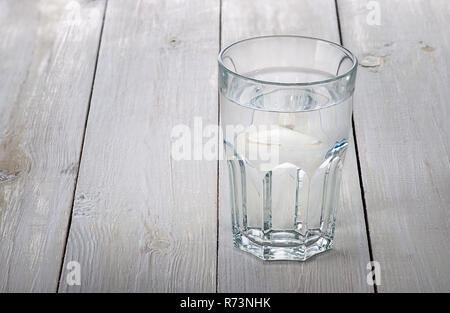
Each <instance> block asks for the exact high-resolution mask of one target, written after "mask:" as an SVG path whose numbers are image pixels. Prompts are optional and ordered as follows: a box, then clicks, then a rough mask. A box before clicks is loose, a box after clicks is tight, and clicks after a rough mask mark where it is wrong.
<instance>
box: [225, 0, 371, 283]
mask: <svg viewBox="0 0 450 313" xmlns="http://www.w3.org/2000/svg"><path fill="white" fill-rule="evenodd" d="M271 34H297V35H306V36H314V37H321V38H324V39H328V40H331V41H334V42H339V31H338V24H337V17H336V9H335V5H334V1H332V0H330V1H292V0H288V1H268V0H264V1H251V0H244V1H243V0H223V5H222V47H225V46H226V45H228V44H230V43H232V42H234V41H236V40H240V39H244V38H247V37H251V36H257V35H271ZM225 170H226V167H225V166H224V164H222V165H221V171H220V187H221V188H220V193H219V204H220V205H219V212H220V213H219V214H220V220H219V221H220V233H219V259H218V291H219V292H318V291H322V292H351V291H357V292H373V288H372V287H371V286H369V285H368V284H367V282H366V274H367V270H366V265H367V263H368V262H369V250H368V245H367V239H366V230H365V224H364V215H363V208H362V203H361V191H360V189H359V181H358V172H357V166H356V158H355V150H354V146H353V145H351V148H350V149H349V151H348V152H347V157H346V164H345V166H344V172H343V179H342V180H343V181H342V190H341V201H340V205H339V210H338V211H339V213H338V216H337V227H336V244H335V247H334V248H333V250H331V251H328V252H326V253H325V254H322V255H319V256H316V257H314V258H313V259H312V260H309V261H307V262H305V263H299V262H286V261H279V262H270V263H268V262H264V261H261V260H259V259H257V258H255V257H252V256H250V255H248V254H245V253H243V252H241V251H240V250H237V249H235V248H233V246H232V242H231V212H230V204H229V201H230V200H229V192H228V175H227V174H226V172H225Z"/></svg>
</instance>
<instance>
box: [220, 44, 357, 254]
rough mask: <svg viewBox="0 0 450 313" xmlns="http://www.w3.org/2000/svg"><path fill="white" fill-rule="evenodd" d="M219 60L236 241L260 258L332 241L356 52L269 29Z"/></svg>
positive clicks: (313, 250)
mask: <svg viewBox="0 0 450 313" xmlns="http://www.w3.org/2000/svg"><path fill="white" fill-rule="evenodd" d="M218 61H219V89H220V112H221V129H222V134H223V143H224V150H225V155H226V162H227V165H228V166H227V167H228V174H229V181H230V184H229V185H230V190H229V192H230V194H231V198H230V200H231V201H230V203H231V212H232V233H233V242H234V245H235V246H236V247H238V248H240V249H242V250H244V251H247V252H249V253H251V254H253V255H255V256H257V257H259V258H261V259H264V260H302V261H303V260H306V259H308V258H309V257H311V256H313V255H315V254H317V253H320V252H323V251H325V250H328V249H330V248H331V247H332V245H333V237H334V229H335V219H336V218H335V216H336V207H337V205H338V198H339V186H340V181H341V172H342V165H343V162H344V157H345V152H346V150H347V147H348V142H349V136H350V129H351V115H352V98H353V91H354V86H355V78H356V69H357V59H356V57H355V56H354V55H353V54H352V53H351V52H350V51H349V50H347V49H345V48H344V47H342V46H340V45H338V44H336V43H332V42H329V41H326V40H321V39H317V38H309V37H302V36H265V37H256V38H251V39H247V40H243V41H239V42H236V43H234V44H232V45H230V46H228V47H226V48H225V49H223V50H222V51H221V52H220V54H219V60H218Z"/></svg>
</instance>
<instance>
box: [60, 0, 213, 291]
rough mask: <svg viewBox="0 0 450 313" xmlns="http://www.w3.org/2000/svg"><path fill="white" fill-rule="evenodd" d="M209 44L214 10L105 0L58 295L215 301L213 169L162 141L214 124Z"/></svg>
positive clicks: (204, 3) (205, 2)
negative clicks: (191, 295) (75, 279)
mask: <svg viewBox="0 0 450 313" xmlns="http://www.w3.org/2000/svg"><path fill="white" fill-rule="evenodd" d="M218 38H219V1H209V0H194V1H163V0H159V1H119V0H117V1H109V2H108V7H107V11H106V19H105V26H104V31H103V38H102V44H101V49H100V56H99V63H98V72H97V76H96V82H95V87H94V93H93V100H92V105H91V111H90V116H89V121H88V126H87V134H86V141H85V148H84V150H83V157H82V162H81V168H80V176H79V180H78V185H77V189H76V196H75V205H74V211H73V218H72V226H71V230H70V236H69V242H68V248H67V254H66V257H65V264H67V262H69V261H72V260H75V261H78V262H80V264H81V286H69V285H67V283H66V281H65V280H64V279H61V285H60V291H64V292H66V291H69V292H71V291H83V292H84V291H128V292H134V291H148V292H175V291H176V292H189V291H191V292H200V291H202V292H213V291H215V274H216V237H217V236H216V219H217V216H216V206H217V203H216V202H217V195H216V190H217V164H216V162H215V161H177V160H174V159H173V158H172V156H171V141H172V140H171V131H172V129H173V127H174V126H176V125H180V124H185V125H188V126H189V127H191V128H192V127H193V124H194V119H195V117H201V118H202V122H203V124H204V125H206V124H211V123H212V124H217V114H218V113H217V110H218V108H217V63H216V56H217V52H218V49H219V41H218ZM61 278H63V277H61Z"/></svg>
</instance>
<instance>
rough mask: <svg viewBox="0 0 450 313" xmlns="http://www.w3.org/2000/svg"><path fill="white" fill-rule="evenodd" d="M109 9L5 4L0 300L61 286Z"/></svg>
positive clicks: (84, 4) (81, 4)
mask: <svg viewBox="0 0 450 313" xmlns="http://www.w3.org/2000/svg"><path fill="white" fill-rule="evenodd" d="M104 4H105V3H104V1H97V2H91V1H78V2H74V1H72V2H69V1H57V0H54V1H14V0H10V1H2V2H0V38H2V40H1V41H0V60H1V62H0V112H1V115H0V292H11V291H21V292H31V291H34V292H36V291H38V292H44V291H53V292H54V291H55V290H56V288H57V282H58V277H59V271H60V266H61V262H62V257H63V251H64V245H65V239H66V232H67V224H68V220H69V216H70V210H71V206H72V199H73V189H74V185H75V179H76V174H77V169H78V162H79V157H80V150H81V143H82V139H83V132H84V125H85V119H86V112H87V108H88V103H89V95H90V91H91V85H92V79H93V75H94V67H95V61H96V55H97V48H98V41H99V34H100V29H101V24H102V18H103V13H104Z"/></svg>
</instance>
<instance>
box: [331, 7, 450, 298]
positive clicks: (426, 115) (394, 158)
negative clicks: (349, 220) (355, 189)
mask: <svg viewBox="0 0 450 313" xmlns="http://www.w3.org/2000/svg"><path fill="white" fill-rule="evenodd" d="M377 2H378V3H379V7H380V25H379V26H377V25H368V23H367V22H366V19H367V14H368V12H369V11H368V9H367V7H366V4H367V3H366V2H365V1H343V0H339V1H338V8H339V15H340V21H341V26H342V36H343V41H344V44H345V45H346V46H348V47H349V48H350V49H352V50H354V52H356V53H357V55H358V56H359V59H360V62H361V64H362V65H363V66H361V67H360V68H359V73H358V86H357V91H356V97H355V107H354V117H355V124H356V131H357V141H358V147H359V157H360V162H361V167H362V177H363V185H364V189H365V198H366V204H367V213H368V218H369V227H370V234H371V239H372V248H373V254H374V259H375V260H376V261H378V262H379V263H380V267H381V286H379V288H378V290H379V291H381V292H385V291H386V292H389V291H391V292H392V291H394V292H397V291H427V292H430V291H446V292H449V291H450V193H449V191H450V166H449V155H450V134H449V133H450V131H449V120H450V114H449V113H450V107H449V99H450V88H449V80H450V62H449V56H450V37H449V36H448V30H449V29H450V19H449V16H450V2H449V1H446V0H434V1H425V0H421V1H419V0H412V1H405V0H401V1H400V0H397V1H392V0H389V1H388V0H383V1H381V0H380V1H377ZM371 24H372V23H371Z"/></svg>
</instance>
